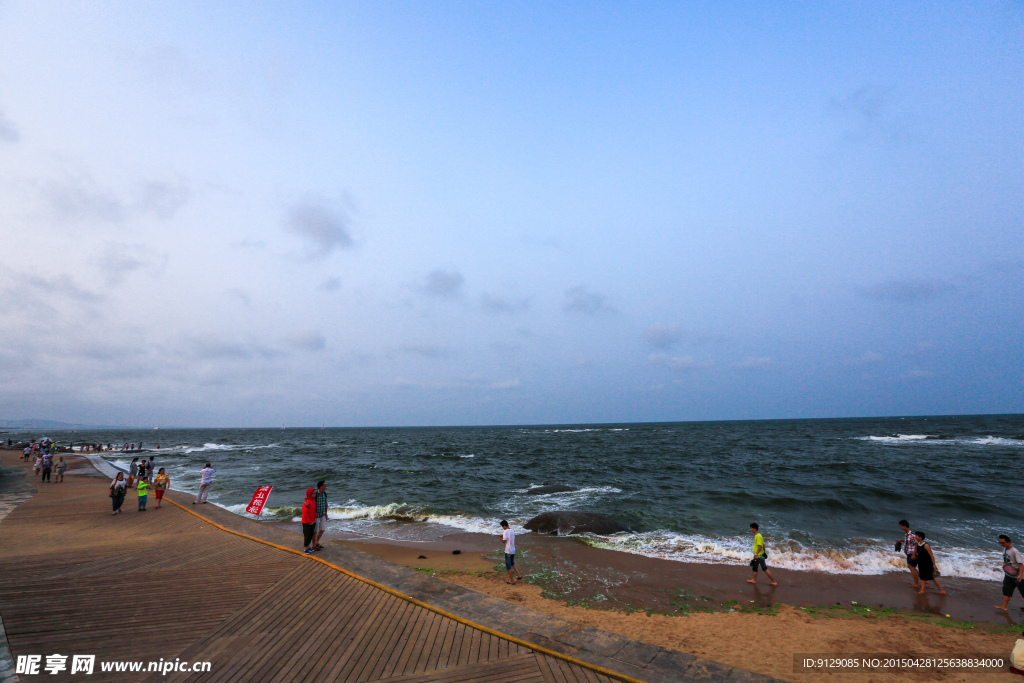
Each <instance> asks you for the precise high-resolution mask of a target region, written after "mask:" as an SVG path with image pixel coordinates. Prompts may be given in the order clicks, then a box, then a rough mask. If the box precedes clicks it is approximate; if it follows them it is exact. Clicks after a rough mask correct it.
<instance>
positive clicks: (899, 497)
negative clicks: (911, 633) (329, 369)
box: [8, 415, 1024, 580]
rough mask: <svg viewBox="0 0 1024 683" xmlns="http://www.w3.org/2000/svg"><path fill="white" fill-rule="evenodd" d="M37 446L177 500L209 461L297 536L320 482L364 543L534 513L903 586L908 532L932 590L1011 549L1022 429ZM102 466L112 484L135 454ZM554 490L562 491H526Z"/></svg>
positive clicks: (906, 426) (310, 434)
mask: <svg viewBox="0 0 1024 683" xmlns="http://www.w3.org/2000/svg"><path fill="white" fill-rule="evenodd" d="M19 434H21V436H25V434H24V433H19ZM8 436H10V435H8ZM32 436H37V437H38V436H44V434H42V433H40V432H39V430H36V431H35V432H33V433H32ZM45 436H49V437H50V438H53V439H55V440H56V441H58V443H67V442H68V441H72V442H75V443H78V444H80V443H82V442H91V443H104V444H106V443H112V444H115V445H119V444H124V443H129V444H135V445H136V447H139V446H140V445H141V447H142V448H143V449H144V450H145V453H144V455H146V456H148V455H154V456H155V459H156V463H157V465H158V467H166V468H167V470H168V473H169V474H170V475H171V480H172V488H175V489H178V490H183V491H189V492H194V491H195V490H196V489H197V488H198V483H199V470H200V468H202V467H203V465H204V464H205V463H206V462H210V463H212V465H213V467H214V468H215V469H216V470H217V474H216V478H215V481H214V484H213V486H212V488H211V491H210V500H211V502H213V503H215V504H217V505H220V506H222V507H224V508H226V509H228V510H231V511H233V512H235V513H238V514H240V515H245V514H246V513H245V512H244V509H245V507H246V505H247V503H248V502H249V500H250V499H251V497H252V495H253V492H254V490H255V488H256V487H257V486H263V485H273V487H274V489H273V492H272V493H271V496H270V499H269V502H268V506H267V508H266V509H265V511H264V513H263V517H264V518H266V519H279V520H296V521H297V520H298V515H299V506H300V504H301V501H302V498H303V495H304V492H305V490H306V488H307V487H310V486H313V485H314V484H315V482H317V481H318V480H320V479H323V480H326V482H327V485H328V488H327V491H328V496H329V500H330V509H329V515H328V516H329V527H330V528H332V529H335V530H344V531H347V532H351V533H353V534H359V535H362V536H365V537H367V538H388V539H397V540H405V541H410V542H430V541H433V540H437V539H439V538H441V537H444V536H446V535H449V534H452V533H454V532H458V531H470V532H483V533H489V534H494V533H495V532H496V531H497V522H498V521H499V520H501V519H507V520H508V521H509V522H510V523H511V524H512V526H513V528H515V529H517V531H518V532H519V533H520V534H522V533H529V532H526V531H525V530H524V529H523V528H522V525H523V524H524V523H525V522H526V521H527V520H529V519H530V518H532V517H533V516H535V515H538V514H540V513H542V512H547V511H553V510H585V511H592V512H599V513H601V514H604V515H607V516H609V517H612V518H614V519H617V520H619V521H620V522H622V523H624V524H625V525H627V526H628V527H629V528H630V529H631V531H630V532H629V533H622V534H616V535H612V536H586V535H585V536H582V537H580V538H579V539H577V540H578V541H582V542H585V543H589V544H592V545H594V546H598V547H602V548H609V549H612V550H616V551H620V552H624V553H634V554H637V555H643V556H648V557H657V558H664V559H669V560H678V561H681V562H702V563H732V564H736V563H742V562H744V561H746V560H748V559H749V557H750V555H749V553H750V546H751V534H750V532H749V525H750V523H751V522H758V523H759V524H760V527H761V531H762V533H763V534H764V537H765V539H766V544H767V546H768V549H769V552H770V557H769V560H770V563H771V564H772V565H773V566H777V567H786V568H790V569H797V570H807V571H823V572H832V573H839V574H880V573H883V572H892V571H903V570H905V564H904V561H903V555H902V554H901V553H898V552H895V550H894V547H893V545H894V543H895V541H897V540H900V539H902V532H901V531H900V529H899V527H898V521H899V520H900V519H908V520H909V521H910V523H911V526H912V528H913V529H915V530H922V531H924V532H925V533H926V535H927V539H928V541H929V542H930V543H931V544H932V548H933V550H934V552H935V555H936V558H937V561H938V565H939V568H940V570H941V571H942V575H943V576H962V577H973V578H978V579H989V580H998V579H999V578H1000V576H1001V572H1000V571H999V569H998V566H999V565H1000V564H1001V557H1002V555H1001V553H1002V550H1001V548H1000V547H999V546H998V544H997V543H996V537H997V536H998V535H999V534H1003V533H1005V534H1008V535H1010V536H1011V538H1014V539H1015V540H1016V539H1020V541H1022V542H1024V487H1022V482H1024V416H1022V415H981V416H955V417H889V418H857V419H812V420H766V421H729V422H672V423H642V424H582V425H530V426H500V427H424V428H411V427H410V428H327V429H298V428H297V429H289V428H275V429H148V430H88V431H84V430H83V431H74V432H73V431H60V432H53V433H51V434H46V435H45ZM17 438H18V437H15V440H17ZM104 457H106V458H107V459H108V460H109V461H110V462H111V463H112V464H114V465H116V466H119V467H122V468H126V467H127V466H128V465H129V463H130V461H131V457H132V454H123V453H110V454H104ZM552 485H554V486H557V487H560V488H564V489H566V490H562V491H557V492H552V493H542V492H538V491H537V489H538V488H539V487H542V486H552ZM1021 545H1024V543H1021Z"/></svg>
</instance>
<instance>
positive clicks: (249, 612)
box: [0, 452, 616, 683]
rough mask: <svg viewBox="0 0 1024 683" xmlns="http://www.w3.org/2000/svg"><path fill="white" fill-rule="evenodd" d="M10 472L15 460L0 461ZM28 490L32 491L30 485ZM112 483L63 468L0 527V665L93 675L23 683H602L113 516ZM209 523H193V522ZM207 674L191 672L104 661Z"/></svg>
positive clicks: (525, 650) (285, 556) (294, 562)
mask: <svg viewBox="0 0 1024 683" xmlns="http://www.w3.org/2000/svg"><path fill="white" fill-rule="evenodd" d="M3 463H4V464H5V465H7V466H12V465H16V464H18V463H19V461H18V459H17V454H16V453H12V452H4V453H3ZM28 476H29V477H31V476H32V474H31V472H29V475H28ZM107 485H108V479H107V478H106V477H102V476H99V475H98V474H96V473H94V471H93V470H92V469H91V466H88V465H87V464H85V463H84V461H80V460H79V459H77V458H76V459H75V461H73V464H72V468H71V469H69V474H68V476H67V478H66V480H65V482H64V483H62V484H42V483H40V484H39V492H38V493H37V494H36V495H35V496H34V497H33V498H32V499H31V500H29V501H28V502H26V503H24V504H22V505H21V506H19V507H18V508H16V509H15V510H14V511H13V512H11V514H10V515H9V516H8V517H7V518H6V519H4V520H3V522H0V615H2V617H3V622H4V625H5V627H6V630H7V636H8V640H9V643H10V647H11V650H12V653H13V654H14V656H15V657H17V656H18V655H43V656H44V657H43V661H42V665H45V663H46V659H45V658H46V656H47V655H51V654H55V653H56V654H61V655H66V656H68V661H67V664H68V667H69V669H70V663H71V659H70V656H71V655H75V654H85V655H95V656H96V667H95V671H94V673H93V675H92V676H84V675H82V674H75V675H70V673H69V671H63V672H61V673H58V674H57V675H50V674H48V673H46V672H45V671H43V670H42V668H41V669H40V676H38V677H37V676H23V677H22V681H30V680H36V679H38V680H46V681H50V680H53V681H61V680H89V681H151V682H154V683H155V682H156V681H196V682H199V681H217V682H222V683H243V682H245V681H254V682H258V683H278V682H280V683H285V682H288V683H299V682H300V681H338V682H341V681H350V682H356V681H388V682H395V683H397V682H398V681H404V682H410V683H411V682H413V681H417V682H421V681H449V682H451V683H455V682H460V683H470V682H473V681H507V682H509V683H533V682H536V683H604V682H607V681H611V680H616V678H610V677H608V676H606V675H604V674H602V673H598V672H597V671H596V670H594V669H591V668H587V667H585V666H580V665H578V664H575V663H570V662H567V661H564V660H562V659H559V658H556V657H552V656H549V655H547V654H544V653H543V652H539V651H537V650H536V649H532V648H530V647H526V646H524V645H522V644H519V643H516V642H513V641H512V640H509V639H508V638H503V637H500V636H499V635H494V634H493V633H489V632H487V631H486V630H483V629H480V628H475V627H473V626H471V625H467V624H466V623H463V622H462V621H460V620H458V619H457V618H452V617H449V616H445V615H442V614H439V613H437V612H435V611H432V610H431V609H427V608H425V607H423V606H420V605H417V604H415V603H413V602H411V601H409V600H406V599H403V598H402V597H398V596H396V595H393V594H391V593H389V592H386V591H384V590H381V589H379V588H376V587H374V586H372V585H370V584H368V583H365V582H363V581H360V580H358V579H356V578H352V577H351V576H348V575H346V574H344V573H342V572H340V571H337V570H336V569H332V568H331V567H329V566H327V565H325V564H322V563H320V562H317V561H315V560H312V559H311V558H308V557H304V556H301V555H296V554H294V553H291V552H287V551H285V550H280V549H276V548H274V547H271V546H269V545H265V544H263V543H259V542H256V541H253V540H248V539H245V538H242V537H239V536H236V535H232V534H229V533H227V532H225V531H222V530H220V529H218V528H216V527H215V526H213V525H211V524H208V523H207V522H204V521H203V520H201V519H199V518H197V517H196V516H194V515H192V514H190V513H189V512H187V511H185V510H182V509H180V508H177V507H175V506H173V505H169V504H167V503H166V502H165V504H164V507H163V508H162V509H160V510H154V509H153V508H155V501H154V499H153V496H152V495H151V496H150V502H149V505H148V507H149V510H148V511H147V512H145V513H140V512H137V511H136V507H137V505H136V500H135V496H134V494H133V493H132V494H130V495H129V496H128V498H127V500H126V502H125V505H124V512H123V513H122V514H121V515H118V516H116V517H114V516H112V515H111V514H110V505H109V499H108V498H107V497H106V487H107ZM204 509H205V508H204ZM175 658H178V660H179V661H184V662H189V663H190V664H191V663H193V662H210V670H209V671H208V672H200V673H191V672H189V673H184V672H178V673H173V672H172V673H170V674H168V675H163V674H161V673H148V672H146V671H145V670H143V671H141V672H137V673H130V672H117V673H114V672H107V673H104V672H102V671H101V670H100V668H101V664H102V663H103V662H111V661H138V662H144V663H145V664H144V665H143V667H144V668H145V666H148V662H159V661H160V660H161V659H163V660H165V661H171V660H174V659H175Z"/></svg>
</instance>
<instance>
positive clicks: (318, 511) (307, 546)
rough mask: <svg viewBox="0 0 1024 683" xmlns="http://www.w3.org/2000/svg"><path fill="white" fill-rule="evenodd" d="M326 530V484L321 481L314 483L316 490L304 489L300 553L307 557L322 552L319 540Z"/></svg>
mask: <svg viewBox="0 0 1024 683" xmlns="http://www.w3.org/2000/svg"><path fill="white" fill-rule="evenodd" d="M326 530H327V482H326V481H324V480H323V479H321V480H320V481H318V482H317V483H316V488H308V489H306V498H305V500H303V501H302V542H303V549H302V552H304V553H306V554H307V555H309V554H310V553H314V552H316V551H318V550H323V549H324V546H323V545H322V544H321V543H320V539H321V538H323V535H324V531H326Z"/></svg>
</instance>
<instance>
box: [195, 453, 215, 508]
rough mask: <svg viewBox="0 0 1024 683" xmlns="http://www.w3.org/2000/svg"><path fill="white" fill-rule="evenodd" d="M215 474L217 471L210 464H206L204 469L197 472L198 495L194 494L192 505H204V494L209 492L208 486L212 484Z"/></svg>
mask: <svg viewBox="0 0 1024 683" xmlns="http://www.w3.org/2000/svg"><path fill="white" fill-rule="evenodd" d="M216 473H217V470H215V469H213V467H211V466H210V463H206V467H204V468H203V469H201V470H199V493H197V494H196V499H195V500H193V501H192V504H193V505H195V504H196V503H205V502H206V494H207V493H209V491H210V484H212V483H213V475H215V474H216Z"/></svg>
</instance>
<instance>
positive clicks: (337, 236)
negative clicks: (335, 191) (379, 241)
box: [285, 201, 352, 256]
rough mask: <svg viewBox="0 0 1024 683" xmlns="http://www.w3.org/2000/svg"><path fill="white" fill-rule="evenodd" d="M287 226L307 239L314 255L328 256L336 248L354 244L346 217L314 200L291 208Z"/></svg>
mask: <svg viewBox="0 0 1024 683" xmlns="http://www.w3.org/2000/svg"><path fill="white" fill-rule="evenodd" d="M285 227H286V229H287V230H289V231H290V232H293V233H295V234H296V235H298V236H299V237H301V238H303V239H304V240H306V241H307V242H308V243H309V244H310V246H312V248H313V255H314V256H326V255H327V254H329V253H330V252H332V251H333V250H335V249H347V248H349V247H351V246H352V238H351V237H350V236H349V234H348V228H347V226H346V224H345V219H344V218H343V217H342V216H341V215H339V214H338V213H336V212H334V211H332V210H331V209H329V208H327V207H325V206H323V205H322V204H320V203H317V202H314V201H306V202H301V203H299V204H296V205H295V206H293V207H292V208H291V209H289V210H288V220H287V222H286V223H285Z"/></svg>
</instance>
